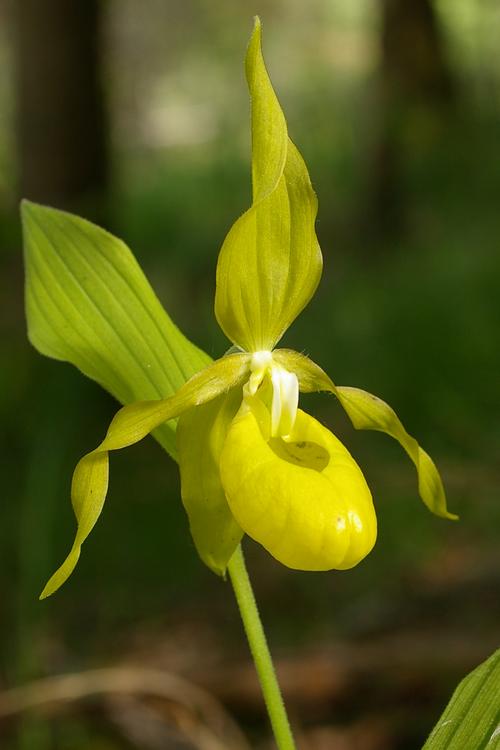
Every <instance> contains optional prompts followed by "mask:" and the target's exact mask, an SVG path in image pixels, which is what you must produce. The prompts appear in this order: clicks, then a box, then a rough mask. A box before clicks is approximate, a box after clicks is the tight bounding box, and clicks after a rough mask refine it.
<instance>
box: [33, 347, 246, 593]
mask: <svg viewBox="0 0 500 750" xmlns="http://www.w3.org/2000/svg"><path fill="white" fill-rule="evenodd" d="M248 360H249V357H248V355H246V354H232V355H229V356H227V357H223V358H222V359H219V360H217V361H216V362H214V363H213V364H211V365H209V366H208V367H207V368H206V369H205V370H203V371H202V372H200V373H197V374H196V375H194V376H193V377H192V378H191V379H190V380H188V382H187V383H186V384H185V385H184V386H183V387H182V388H181V389H180V390H179V391H178V392H177V393H176V394H175V396H171V397H170V398H167V399H163V400H159V401H138V402H136V403H135V404H130V405H129V406H124V407H123V408H122V409H120V411H119V412H117V414H116V415H115V417H114V418H113V421H112V422H111V424H110V426H109V428H108V431H107V433H106V437H105V438H104V440H103V441H102V443H101V444H100V445H99V446H98V447H97V448H96V449H95V450H93V451H92V452H91V453H87V455H85V456H84V457H83V458H82V459H81V460H80V461H79V463H78V464H77V466H76V469H75V471H74V474H73V481H72V485H71V501H72V504H73V510H74V512H75V516H76V520H77V523H78V527H77V532H76V537H75V541H74V543H73V546H72V548H71V550H70V553H69V555H68V557H67V558H66V560H65V561H64V563H63V564H62V565H61V567H60V568H59V569H58V570H57V571H56V572H55V573H54V575H53V576H52V578H51V579H50V580H49V582H48V583H47V585H46V586H45V588H44V590H43V591H42V594H41V597H40V598H42V599H44V598H45V597H47V596H50V594H53V593H54V591H56V590H57V589H58V588H59V587H60V586H61V585H62V584H63V583H64V582H65V581H66V579H67V578H68V577H69V576H70V575H71V573H72V572H73V570H74V568H75V565H76V564H77V562H78V558H79V557H80V551H81V547H82V544H83V542H84V541H85V539H86V538H87V537H88V535H89V534H90V532H91V531H92V529H93V527H94V525H95V523H96V521H97V519H98V518H99V516H100V514H101V511H102V508H103V505H104V501H105V499H106V493H107V490H108V452H109V451H111V450H118V449H120V448H125V447H127V446H129V445H132V444H133V443H137V442H138V441H139V440H142V438H144V437H146V435H148V434H149V433H150V432H152V430H154V429H155V428H157V427H158V426H159V425H161V424H163V423H164V422H166V421H167V420H169V419H174V418H175V417H178V416H180V415H181V414H182V413H183V412H185V411H187V410H188V409H192V408H193V407H195V406H198V405H201V404H204V403H206V402H207V401H210V400H211V399H214V398H216V397H217V396H219V395H221V394H222V393H225V392H227V391H229V390H230V389H231V388H234V387H235V386H237V385H241V384H242V383H243V381H244V380H245V378H246V377H247V376H248Z"/></svg>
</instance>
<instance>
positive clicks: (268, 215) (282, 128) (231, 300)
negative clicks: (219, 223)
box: [215, 20, 322, 351]
mask: <svg viewBox="0 0 500 750" xmlns="http://www.w3.org/2000/svg"><path fill="white" fill-rule="evenodd" d="M260 40H261V31H260V22H259V21H258V20H257V21H256V24H255V28H254V32H253V35H252V38H251V40H250V45H249V47H248V52H247V58H246V73H247V80H248V87H249V90H250V96H251V101H252V182H253V204H252V206H251V208H250V209H249V210H248V211H247V212H246V213H245V214H243V216H241V217H240V218H239V219H238V220H237V221H236V223H235V224H234V225H233V227H232V228H231V229H230V231H229V233H228V235H227V237H226V239H225V241H224V244H223V246H222V249H221V252H220V255H219V261H218V265H217V288H216V296H215V314H216V316H217V320H218V322H219V325H220V326H221V328H222V329H223V331H224V333H225V334H226V336H227V337H228V338H229V339H230V340H231V341H232V342H233V343H234V344H236V345H237V346H239V347H241V348H242V349H245V350H247V351H259V350H271V349H273V348H274V346H275V344H276V343H277V341H278V340H279V339H280V338H281V336H282V335H283V333H284V332H285V331H286V329H287V328H288V327H289V326H290V324H291V323H292V322H293V320H294V319H295V318H296V317H297V315H298V314H299V313H300V312H301V310H302V309H303V308H304V307H305V306H306V305H307V303H308V302H309V300H310V299H311V297H312V296H313V294H314V292H315V290H316V287H317V285H318V283H319V279H320V276H321V269H322V257H321V251H320V249H319V245H318V241H317V239H316V234H315V231H314V222H315V218H316V212H317V200H316V196H315V194H314V191H313V189H312V187H311V182H310V179H309V175H308V172H307V168H306V166H305V164H304V161H303V160H302V157H301V155H300V153H299V152H298V150H297V148H296V147H295V146H294V145H293V143H292V142H291V141H290V139H289V138H288V133H287V127H286V122H285V118H284V115H283V112H282V110H281V107H280V105H279V102H278V100H277V98H276V94H275V93H274V90H273V87H272V84H271V81H270V80H269V76H268V74H267V71H266V68H265V64H264V60H263V58H262V52H261V43H260Z"/></svg>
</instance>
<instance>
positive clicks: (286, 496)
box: [23, 20, 455, 596]
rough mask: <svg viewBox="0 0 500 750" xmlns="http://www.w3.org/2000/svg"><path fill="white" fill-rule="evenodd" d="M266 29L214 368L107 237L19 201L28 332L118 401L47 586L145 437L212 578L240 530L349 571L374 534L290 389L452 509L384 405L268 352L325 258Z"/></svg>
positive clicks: (250, 69) (256, 39) (308, 564)
mask: <svg viewBox="0 0 500 750" xmlns="http://www.w3.org/2000/svg"><path fill="white" fill-rule="evenodd" d="M260 36H261V34H260V23H259V21H258V20H257V21H256V24H255V29H254V32H253V35H252V38H251V41H250V45H249V48H248V53H247V59H246V71H247V80H248V86H249V90H250V95H251V101H252V146H253V148H252V182H253V202H252V206H251V207H250V208H249V209H248V211H246V213H244V214H243V215H242V216H241V217H240V218H239V219H238V220H237V221H236V222H235V224H234V225H233V227H232V228H231V230H230V231H229V233H228V235H227V237H226V240H225V242H224V244H223V246H222V249H221V252H220V255H219V261H218V265H217V289H216V298H215V312H216V316H217V320H218V321H219V324H220V325H221V327H222V329H223V330H224V332H225V333H226V335H227V336H228V338H229V339H230V340H231V342H232V343H233V344H234V345H235V347H236V348H237V353H234V354H228V355H226V356H224V357H222V358H221V359H219V360H217V361H215V362H211V361H210V358H209V357H208V356H207V355H205V354H204V353H203V352H201V351H200V350H199V349H197V348H196V347H195V346H194V345H193V344H191V343H190V342H189V341H187V339H186V338H185V337H184V336H183V335H182V334H181V333H180V332H179V331H178V329H177V328H176V327H175V326H174V325H173V323H172V322H171V320H170V318H169V317H168V316H167V314H166V313H165V312H164V310H163V309H162V308H161V306H160V304H159V302H158V300H157V299H156V297H155V296H154V293H153V292H152V290H151V288H150V287H149V285H148V283H147V281H146V279H145V278H144V276H143V274H142V272H141V270H140V268H139V266H138V265H137V263H136V261H135V260H134V258H133V256H132V254H131V253H130V251H129V250H128V249H127V248H126V247H125V246H124V245H123V243H121V242H120V241H119V240H117V239H115V238H114V237H112V236H111V235H109V234H108V233H106V232H104V231H103V230H101V229H98V228H97V227H94V226H93V225H92V224H89V223H88V222H86V221H83V220H82V219H78V218H77V217H74V216H70V215H69V214H66V213H63V212H61V211H56V210H54V209H49V208H44V207H42V206H36V205H34V204H32V203H28V202H24V203H23V227H24V234H25V250H26V268H27V281H26V307H27V318H28V329H29V336H30V340H31V341H32V343H33V344H34V346H36V347H37V349H39V351H41V352H42V353H43V354H47V355H48V356H52V357H55V358H57V359H63V360H67V361H69V362H72V363H73V364H75V365H76V366H77V367H79V368H80V369H81V370H82V372H84V373H85V374H86V375H88V376H89V377H92V378H93V379H95V380H97V381H98V382H99V383H100V384H101V385H103V387H105V388H106V389H107V390H109V391H110V392H111V393H113V395H115V396H116V398H117V399H118V400H119V401H121V402H122V403H123V404H124V407H123V408H122V409H121V410H120V411H119V412H118V413H117V414H116V416H115V418H114V419H113V421H112V422H111V425H110V427H109V429H108V432H107V434H106V437H105V438H104V440H103V441H102V443H101V444H100V445H99V446H98V447H97V448H96V449H95V450H93V451H92V452H91V453H88V454H87V455H86V456H84V457H83V458H82V459H81V461H80V462H79V463H78V465H77V467H76V469H75V473H74V476H73V483H72V490H71V497H72V502H73V508H74V511H75V515H76V518H77V522H78V528H77V533H76V537H75V540H74V543H73V546H72V548H71V551H70V553H69V555H68V557H67V558H66V560H65V561H64V563H63V565H62V566H61V567H60V568H59V569H58V570H57V571H56V573H55V574H54V575H53V576H52V578H51V579H50V581H49V582H48V584H47V586H46V587H45V589H44V591H43V593H42V596H48V595H49V594H51V593H53V592H54V591H55V590H56V589H57V588H59V586H61V584H62V583H64V581H65V580H66V579H67V578H68V576H69V575H70V574H71V572H72V570H73V569H74V567H75V565H76V562H77V561H78V558H79V555H80V550H81V546H82V544H83V542H84V541H85V539H86V538H87V536H88V534H89V533H90V531H91V530H92V528H93V526H94V524H95V522H96V521H97V519H98V517H99V515H100V512H101V509H102V506H103V503H104V500H105V496H106V492H107V485H108V453H109V451H112V450H117V449H119V448H124V447H126V446H128V445H131V444H133V443H135V442H137V441H138V440H141V439H142V438H143V437H145V436H146V435H147V434H148V433H150V432H152V431H154V434H155V436H156V437H157V438H158V439H159V440H160V442H161V443H162V445H163V446H164V447H165V448H166V449H167V450H168V451H169V452H170V453H171V455H173V456H174V457H175V456H176V455H177V454H178V460H179V465H180V472H181V494H182V500H183V503H184V506H185V508H186V511H187V513H188V516H189V520H190V527H191V532H192V535H193V539H194V542H195V544H196V547H197V549H198V552H199V554H200V556H201V558H202V559H203V560H204V562H205V563H206V564H207V565H208V566H209V567H210V568H211V569H212V570H214V571H215V572H216V573H218V574H221V575H223V574H224V573H225V571H226V568H227V565H228V562H229V560H230V559H231V557H232V555H233V554H234V551H235V549H236V547H237V545H238V544H239V542H240V539H241V537H242V535H243V534H244V533H246V534H248V535H249V536H251V537H252V538H254V539H255V540H257V541H258V542H260V543H261V544H262V545H263V546H264V547H265V548H266V549H267V550H268V551H269V552H270V553H271V554H272V555H274V557H276V558H277V559H278V560H280V561H281V562H283V563H284V564H285V565H288V566H289V567H292V568H298V569H303V570H328V569H331V568H337V569H345V568H349V567H352V566H353V565H356V564H357V563H358V562H359V561H360V560H361V559H363V557H365V556H366V555H367V554H368V553H369V552H370V550H371V549H372V547H373V545H374V543H375V540H376V517H375V512H374V509H373V503H372V499H371V494H370V490H369V489H368V486H367V485H366V482H365V480H364V478H363V475H362V473H361V470H360V469H359V467H358V466H357V464H356V463H355V461H354V459H353V458H352V456H351V455H350V454H349V452H348V451H347V449H346V448H345V447H344V446H343V445H342V444H341V443H340V442H339V441H338V439H337V438H336V437H335V436H334V435H332V433H331V432H329V430H327V428H326V427H324V426H323V425H321V424H320V423H319V422H317V421H316V420H315V419H313V418H312V417H310V416H309V415H308V414H306V413H305V412H303V411H301V410H299V409H298V400H299V390H300V391H306V392H307V391H329V392H331V393H333V394H334V395H335V396H336V397H337V398H338V399H339V401H340V403H341V404H342V406H343V407H344V409H345V410H346V412H347V414H348V416H349V418H350V419H351V421H352V423H353V425H354V427H355V428H357V429H371V430H380V431H382V432H386V433H387V434H388V435H390V436H391V437H393V438H395V439H396V440H397V441H398V442H399V443H400V444H401V445H402V447H403V448H404V450H405V451H406V452H407V453H408V455H409V456H410V458H411V460H412V461H413V463H414V464H415V467H416V469H417V474H418V487H419V493H420V496H421V498H422V500H423V501H424V503H425V504H426V505H427V507H428V508H429V509H430V510H431V511H432V512H434V513H436V514H437V515H440V516H443V517H445V518H455V516H453V515H451V514H450V513H449V512H448V511H447V509H446V499H445V494H444V490H443V485H442V482H441V479H440V477H439V474H438V472H437V469H436V467H435V466H434V464H433V462H432V460H431V459H430V457H429V456H428V455H427V453H425V451H423V449H422V448H420V446H419V445H418V443H417V442H416V441H415V440H414V438H412V437H411V436H410V435H408V433H407V432H406V431H405V429H404V427H403V426H402V424H401V422H400V421H399V419H398V417H397V416H396V414H395V413H394V411H393V410H392V409H391V408H390V407H389V406H388V405H387V404H385V403H384V402H383V401H381V400H380V399H378V398H377V397H376V396H372V395H371V394H369V393H366V392H365V391H361V390H359V389H357V388H347V387H340V386H335V385H334V384H333V382H332V381H331V380H330V378H329V377H328V376H327V375H326V374H325V373H324V372H323V370H322V369H321V368H320V367H318V365H316V364H314V363H313V362H312V361H311V360H309V359H308V358H307V357H304V356H303V355H301V354H299V353H297V352H293V351H290V350H286V349H274V347H275V345H276V343H277V342H278V341H279V339H280V338H281V336H282V335H283V333H284V332H285V330H286V329H287V328H288V327H289V325H290V324H291V323H292V322H293V320H294V319H295V318H296V317H297V315H298V314H299V313H300V312H301V310H302V309H303V308H304V307H305V305H306V304H307V302H308V301H309V300H310V298H311V296H312V295H313V294H314V291H315V289H316V287H317V285H318V282H319V278H320V275H321V268H322V258H321V252H320V249H319V246H318V242H317V239H316V235H315V231H314V221H315V216H316V197H315V194H314V192H313V190H312V187H311V183H310V180H309V175H308V173H307V169H306V167H305V164H304V162H303V160H302V157H301V156H300V154H299V152H298V151H297V149H296V147H295V146H294V145H293V144H292V142H291V141H290V139H289V138H288V133H287V128H286V122H285V118H284V115H283V112H282V111H281V108H280V106H279V103H278V100H277V98H276V95H275V93H274V91H273V88H272V85H271V82H270V80H269V77H268V74H267V71H266V68H265V65H264V61H263V58H262V53H261V46H260ZM177 418H180V419H179V421H178V426H177V441H176V446H175V444H174V438H175V429H176V420H177Z"/></svg>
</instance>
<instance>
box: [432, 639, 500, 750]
mask: <svg viewBox="0 0 500 750" xmlns="http://www.w3.org/2000/svg"><path fill="white" fill-rule="evenodd" d="M499 748H500V649H499V650H498V651H495V653H494V654H493V655H492V656H490V658H489V659H487V660H486V661H485V662H483V663H482V664H480V665H479V667H477V668H476V669H474V671H473V672H471V673H470V674H469V675H467V677H465V678H464V679H463V680H462V682H461V683H460V684H459V685H458V687H457V689H456V690H455V692H454V693H453V695H452V697H451V700H450V702H449V703H448V705H447V707H446V709H445V711H444V713H443V714H442V716H441V718H440V719H439V721H438V723H437V724H436V726H435V727H434V729H433V730H432V732H431V734H430V735H429V738H428V740H427V742H426V743H425V745H424V746H423V748H422V750H499Z"/></svg>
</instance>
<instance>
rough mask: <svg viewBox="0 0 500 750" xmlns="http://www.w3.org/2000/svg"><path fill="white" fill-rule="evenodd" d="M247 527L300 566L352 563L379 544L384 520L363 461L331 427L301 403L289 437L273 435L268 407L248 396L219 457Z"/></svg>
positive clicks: (226, 484) (324, 567)
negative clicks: (377, 514) (380, 522)
mask: <svg viewBox="0 0 500 750" xmlns="http://www.w3.org/2000/svg"><path fill="white" fill-rule="evenodd" d="M220 472H221V479H222V484H223V486H224V489H225V491H226V496H227V500H228V503H229V507H230V508H231V511H232V512H233V515H234V517H235V518H236V520H237V521H238V523H239V524H240V526H241V528H242V529H243V530H244V531H245V532H246V533H247V534H248V535H249V536H251V537H252V538H253V539H255V540H256V541H257V542H260V544H262V545H263V546H264V547H265V548H266V549H267V550H268V551H269V552H270V553H271V554H272V555H273V556H274V557H275V558H276V559H277V560H279V561H280V562H281V563H283V564H284V565H287V566H288V567H290V568H295V569H298V570H330V569H332V568H335V569H338V570H345V569H347V568H351V567H353V566H354V565H356V564H357V563H358V562H360V560H362V559H363V558H364V557H365V556H366V555H367V554H368V553H369V552H370V550H371V549H372V547H373V545H374V544H375V539H376V534H377V522H376V517H375V512H374V509H373V504H372V500H371V495H370V490H369V488H368V486H367V484H366V482H365V480H364V477H363V475H362V473H361V471H360V469H359V467H358V466H357V464H356V462H355V461H354V459H353V458H352V456H351V455H350V454H349V452H348V451H347V449H346V448H345V447H344V446H343V445H342V443H341V442H340V441H339V440H337V438H336V437H335V436H334V435H332V433H331V432H329V430H327V429H326V428H325V427H323V426H322V425H321V424H320V423H319V422H317V421H316V420H315V419H313V418H312V417H311V416H309V415H308V414H306V413H305V412H303V411H301V410H299V411H298V413H297V419H296V422H295V426H294V428H293V430H292V432H291V434H290V435H289V436H288V437H287V439H286V440H283V439H281V438H271V437H270V426H269V416H268V411H267V409H266V408H265V407H264V405H263V404H262V402H260V401H259V399H258V398H255V399H253V400H248V401H247V402H244V403H243V405H242V407H241V409H240V412H239V413H238V415H237V416H236V418H235V419H234V420H233V422H232V424H231V427H230V429H229V432H228V435H227V439H226V442H225V444H224V448H223V450H222V454H221V461H220Z"/></svg>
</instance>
